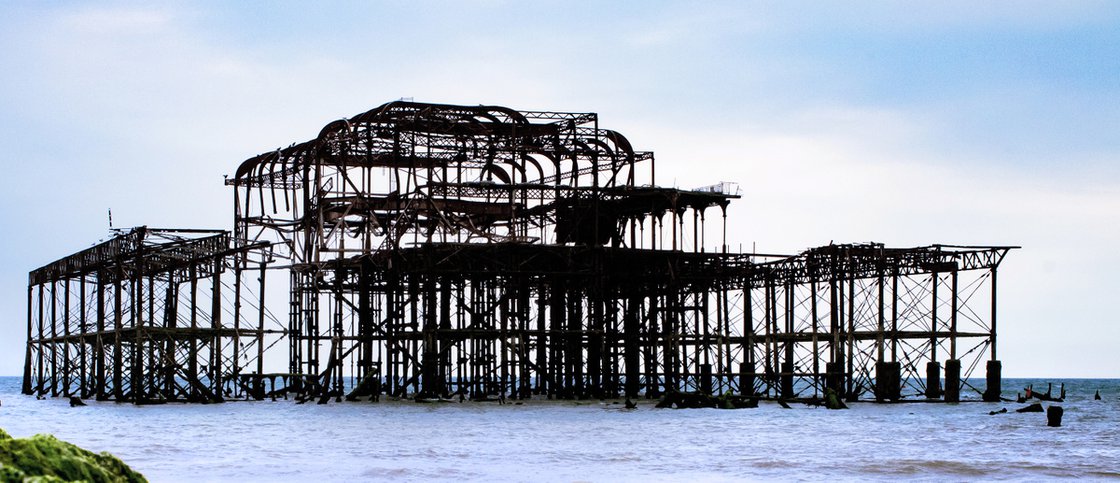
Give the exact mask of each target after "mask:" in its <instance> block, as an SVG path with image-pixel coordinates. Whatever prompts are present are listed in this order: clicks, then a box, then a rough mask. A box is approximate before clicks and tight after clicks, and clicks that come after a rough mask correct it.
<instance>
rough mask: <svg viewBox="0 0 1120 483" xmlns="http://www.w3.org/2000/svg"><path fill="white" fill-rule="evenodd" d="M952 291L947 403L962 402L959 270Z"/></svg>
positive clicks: (946, 375) (955, 275) (953, 281)
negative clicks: (958, 306)
mask: <svg viewBox="0 0 1120 483" xmlns="http://www.w3.org/2000/svg"><path fill="white" fill-rule="evenodd" d="M951 276H952V279H951V280H952V282H951V285H950V291H951V292H952V296H953V300H952V304H951V307H950V310H951V311H952V312H951V313H950V314H949V360H947V361H945V402H959V401H960V400H961V361H960V360H958V359H957V270H956V268H954V269H953V273H952V275H951Z"/></svg>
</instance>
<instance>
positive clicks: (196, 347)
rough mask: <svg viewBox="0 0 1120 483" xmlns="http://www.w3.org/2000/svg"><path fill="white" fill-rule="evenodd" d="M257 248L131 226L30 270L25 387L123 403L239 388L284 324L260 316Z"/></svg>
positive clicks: (197, 397)
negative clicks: (98, 242)
mask: <svg viewBox="0 0 1120 483" xmlns="http://www.w3.org/2000/svg"><path fill="white" fill-rule="evenodd" d="M264 246H265V245H256V246H239V245H238V244H236V243H234V242H233V241H232V240H231V238H230V235H229V233H228V232H220V231H203V230H162V229H148V228H145V227H140V228H136V229H133V230H131V231H127V232H121V233H118V234H117V235H116V236H115V237H113V238H112V239H111V240H109V241H107V242H105V243H102V244H100V245H97V246H94V247H92V248H90V249H88V250H85V251H83V252H79V253H77V254H75V255H72V256H70V257H67V258H65V259H62V260H59V261H57V262H55V263H53V264H51V265H48V266H45V267H43V268H40V269H38V270H36V271H34V272H32V273H31V280H30V285H29V288H28V327H29V332H31V334H30V335H31V337H30V338H29V344H28V359H29V360H28V362H29V364H28V370H29V374H28V377H27V378H25V389H30V392H31V393H35V394H38V395H47V394H50V395H51V396H59V395H62V396H75V397H80V398H97V399H113V400H120V401H135V402H161V401H213V400H222V399H224V398H227V397H241V396H244V395H245V394H246V391H247V390H248V389H250V388H246V387H245V386H244V384H239V383H238V377H239V375H240V374H241V373H242V372H248V371H249V370H252V369H256V368H258V366H259V365H260V363H261V362H262V360H263V359H262V353H263V352H264V347H263V345H262V344H266V343H269V341H270V339H277V338H278V337H279V335H280V334H281V333H282V332H283V331H284V329H285V328H284V327H281V326H278V325H277V324H276V323H271V324H269V325H270V326H271V328H265V327H264V326H263V324H262V321H267V320H269V319H274V318H273V317H271V316H270V315H269V314H268V313H267V311H262V310H261V300H262V299H261V297H260V293H261V288H262V287H263V277H264V273H263V271H262V269H261V268H260V262H259V261H252V258H254V256H256V255H259V254H258V253H257V250H259V249H261V248H263V247H264ZM249 274H251V276H250V275H249ZM243 275H245V277H243ZM243 278H244V279H252V283H247V280H243ZM31 361H34V363H33V364H32V363H31ZM28 384H29V385H30V387H26V386H27V385H28Z"/></svg>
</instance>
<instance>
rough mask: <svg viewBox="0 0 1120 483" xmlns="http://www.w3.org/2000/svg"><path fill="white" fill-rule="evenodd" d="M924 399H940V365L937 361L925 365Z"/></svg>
mask: <svg viewBox="0 0 1120 483" xmlns="http://www.w3.org/2000/svg"><path fill="white" fill-rule="evenodd" d="M926 397H927V398H929V399H937V398H940V397H941V364H938V363H937V361H929V362H928V363H926Z"/></svg>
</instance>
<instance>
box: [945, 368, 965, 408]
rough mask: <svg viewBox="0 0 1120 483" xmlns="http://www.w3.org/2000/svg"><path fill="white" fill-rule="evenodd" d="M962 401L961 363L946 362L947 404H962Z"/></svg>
mask: <svg viewBox="0 0 1120 483" xmlns="http://www.w3.org/2000/svg"><path fill="white" fill-rule="evenodd" d="M960 400H961V361H960V360H958V359H949V360H947V361H945V402H960Z"/></svg>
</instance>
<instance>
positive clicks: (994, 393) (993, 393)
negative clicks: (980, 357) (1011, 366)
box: [984, 361, 1003, 402]
mask: <svg viewBox="0 0 1120 483" xmlns="http://www.w3.org/2000/svg"><path fill="white" fill-rule="evenodd" d="M1002 369H1003V366H1002V365H1001V364H1000V362H999V361H988V388H987V389H986V390H984V401H986V402H998V401H999V396H1000V393H1001V392H1003V389H1002V387H1001V383H1002V380H1001V376H1000V372H1001V371H1002Z"/></svg>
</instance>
